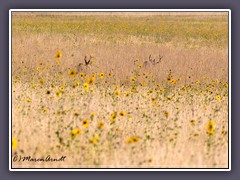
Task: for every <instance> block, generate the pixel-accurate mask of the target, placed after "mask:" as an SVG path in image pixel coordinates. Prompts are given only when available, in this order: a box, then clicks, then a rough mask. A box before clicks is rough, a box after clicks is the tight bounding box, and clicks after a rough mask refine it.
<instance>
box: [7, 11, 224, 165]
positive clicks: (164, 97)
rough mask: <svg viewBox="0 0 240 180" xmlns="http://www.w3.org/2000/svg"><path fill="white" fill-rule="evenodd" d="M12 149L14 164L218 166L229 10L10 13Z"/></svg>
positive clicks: (221, 156)
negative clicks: (209, 11)
mask: <svg viewBox="0 0 240 180" xmlns="http://www.w3.org/2000/svg"><path fill="white" fill-rule="evenodd" d="M85 60H86V61H85ZM89 60H90V61H89ZM12 156H13V168H39V167H42V168H56V167H61V168H227V167H228V16H227V15H226V14H218V15H217V16H216V15H214V13H213V14H211V15H209V14H207V15H206V14H205V15H201V13H198V14H196V15H194V13H193V14H192V15H191V14H190V15H189V14H188V15H186V14H185V15H184V14H183V15H179V14H175V15H170V14H168V15H164V14H162V15H151V14H141V13H136V14H134V15H133V14H125V15H124V16H123V15H114V14H111V15H106V14H105V15H104V14H101V15H94V14H88V15H87V13H86V14H80V15H73V16H71V15H69V14H68V16H64V14H63V13H62V14H59V15H56V14H54V15H52V14H47V13H46V14H40V15H39V14H38V15H35V16H33V15H32V14H28V13H24V14H22V15H21V13H16V14H14V15H13V16H12ZM62 156H66V157H65V158H62V159H61V157H62ZM49 157H51V158H52V159H51V160H50V159H49Z"/></svg>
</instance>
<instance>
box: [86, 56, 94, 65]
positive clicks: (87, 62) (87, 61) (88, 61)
mask: <svg viewBox="0 0 240 180" xmlns="http://www.w3.org/2000/svg"><path fill="white" fill-rule="evenodd" d="M92 58H93V57H92V56H91V55H90V59H89V60H87V56H85V57H84V61H85V65H86V66H87V65H89V63H90V62H91V59H92Z"/></svg>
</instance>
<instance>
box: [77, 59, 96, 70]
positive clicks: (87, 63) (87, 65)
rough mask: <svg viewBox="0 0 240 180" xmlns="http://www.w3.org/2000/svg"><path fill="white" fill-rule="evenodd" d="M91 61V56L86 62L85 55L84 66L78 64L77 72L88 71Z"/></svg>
mask: <svg viewBox="0 0 240 180" xmlns="http://www.w3.org/2000/svg"><path fill="white" fill-rule="evenodd" d="M92 59H93V56H91V55H90V58H89V59H88V60H87V55H86V56H85V57H84V64H83V63H79V64H78V67H77V71H78V72H80V71H83V70H85V69H88V68H89V67H90V66H91V61H92Z"/></svg>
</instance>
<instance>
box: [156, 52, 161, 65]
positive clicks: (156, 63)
mask: <svg viewBox="0 0 240 180" xmlns="http://www.w3.org/2000/svg"><path fill="white" fill-rule="evenodd" d="M162 58H163V56H160V54H159V60H158V62H156V64H158V63H160V62H161V61H162Z"/></svg>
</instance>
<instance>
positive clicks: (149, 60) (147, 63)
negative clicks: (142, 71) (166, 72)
mask: <svg viewBox="0 0 240 180" xmlns="http://www.w3.org/2000/svg"><path fill="white" fill-rule="evenodd" d="M162 58H163V56H160V54H159V58H158V61H156V59H152V58H151V54H150V55H149V59H148V61H144V63H143V67H144V68H147V67H149V66H150V65H154V66H155V65H156V64H158V63H160V62H161V61H162Z"/></svg>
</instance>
